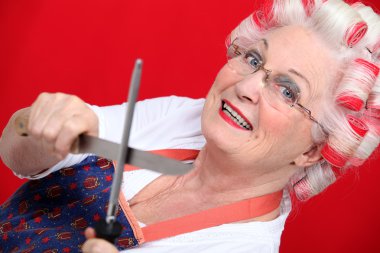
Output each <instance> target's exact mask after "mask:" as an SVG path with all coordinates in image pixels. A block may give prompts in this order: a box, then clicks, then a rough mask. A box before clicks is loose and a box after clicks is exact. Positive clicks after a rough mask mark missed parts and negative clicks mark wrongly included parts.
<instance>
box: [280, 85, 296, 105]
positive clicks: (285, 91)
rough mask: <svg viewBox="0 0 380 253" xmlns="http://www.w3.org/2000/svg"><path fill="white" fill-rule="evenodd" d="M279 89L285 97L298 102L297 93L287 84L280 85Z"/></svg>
mask: <svg viewBox="0 0 380 253" xmlns="http://www.w3.org/2000/svg"><path fill="white" fill-rule="evenodd" d="M278 90H279V92H280V93H281V94H282V96H283V97H284V98H285V99H287V100H289V101H292V102H296V99H295V98H296V94H294V92H293V91H292V90H291V89H289V88H288V87H286V86H280V87H279V89H278Z"/></svg>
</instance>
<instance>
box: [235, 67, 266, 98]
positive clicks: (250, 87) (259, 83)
mask: <svg viewBox="0 0 380 253" xmlns="http://www.w3.org/2000/svg"><path fill="white" fill-rule="evenodd" d="M266 76H267V73H266V72H264V71H257V72H256V73H253V74H250V75H248V76H246V77H245V78H243V79H241V80H240V81H239V82H237V83H236V85H235V92H236V94H237V96H238V98H239V99H240V100H242V101H243V102H249V103H253V104H257V103H259V101H260V97H261V91H262V87H263V86H264V83H263V82H264V80H265V78H266Z"/></svg>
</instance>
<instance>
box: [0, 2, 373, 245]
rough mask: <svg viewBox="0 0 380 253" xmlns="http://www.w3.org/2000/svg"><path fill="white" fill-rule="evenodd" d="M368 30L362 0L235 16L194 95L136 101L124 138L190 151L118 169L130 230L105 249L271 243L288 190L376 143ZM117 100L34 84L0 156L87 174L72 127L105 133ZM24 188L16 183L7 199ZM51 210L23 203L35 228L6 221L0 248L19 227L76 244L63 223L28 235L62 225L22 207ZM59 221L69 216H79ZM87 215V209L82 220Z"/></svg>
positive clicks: (303, 193)
mask: <svg viewBox="0 0 380 253" xmlns="http://www.w3.org/2000/svg"><path fill="white" fill-rule="evenodd" d="M379 35H380V18H379V17H378V15H377V14H375V13H374V12H373V11H372V9H371V8H369V7H366V6H365V5H363V4H361V3H356V4H354V5H352V6H349V5H348V4H346V3H345V2H343V1H340V0H329V1H297V0H294V1H280V0H278V1H274V3H273V6H266V7H264V8H263V9H262V10H259V11H256V12H254V13H253V14H252V15H251V16H250V17H248V18H247V19H245V20H243V22H242V23H241V24H240V25H239V26H238V27H237V28H236V29H235V30H234V31H233V32H232V33H231V35H230V36H229V37H228V39H227V42H226V44H227V48H228V49H227V55H228V62H227V63H226V65H225V66H224V67H222V69H221V70H220V72H219V73H218V75H217V77H216V79H215V82H214V84H213V86H212V87H211V89H210V91H209V94H208V96H207V98H206V100H205V101H204V100H202V99H200V100H192V99H187V98H177V97H169V98H160V99H154V100H148V101H143V102H140V103H139V104H138V106H137V109H136V120H135V122H134V125H133V129H132V130H133V134H132V145H133V146H136V147H139V148H142V149H150V150H151V149H163V148H166V149H168V148H179V149H201V150H200V152H199V154H198V155H197V156H196V158H195V161H194V168H193V170H192V171H191V172H190V173H188V174H186V175H183V176H168V175H160V174H158V173H155V172H151V171H147V170H135V171H129V172H125V173H124V184H123V187H122V188H123V190H122V197H121V200H120V203H121V206H122V211H120V214H119V218H120V219H121V221H122V223H123V225H124V226H125V228H126V230H127V231H129V234H128V236H127V235H125V234H124V235H122V239H127V243H126V242H125V240H124V241H123V240H118V241H117V242H116V245H117V246H118V248H119V249H124V248H126V247H129V246H134V247H135V248H132V249H129V251H131V252H133V251H138V252H204V251H212V252H214V251H215V252H217V251H218V252H219V251H221V252H227V251H233V252H276V251H278V247H279V243H280V237H281V232H282V230H283V226H284V223H285V220H286V217H287V215H288V213H289V211H290V208H291V206H290V200H289V194H288V193H289V192H290V193H291V194H293V193H294V194H295V196H296V197H297V198H298V199H300V200H307V199H308V198H310V197H312V196H314V195H316V194H318V193H320V192H321V191H323V189H325V188H326V187H327V186H328V185H330V184H331V183H333V182H334V181H335V180H336V178H337V177H338V176H339V175H340V172H341V171H342V170H345V169H348V168H350V167H354V166H358V165H360V164H362V163H363V162H364V161H365V160H366V159H367V158H368V157H369V155H370V154H371V153H372V151H373V150H374V149H375V148H376V147H377V145H378V142H379V137H378V136H379V134H380V132H379V130H380V128H379V127H380V124H379V121H378V119H379V118H380V113H379V112H380V111H379V110H378V109H379V108H380V107H379V105H380V100H379V96H378V93H377V92H378V90H379V86H380V79H379V78H378V74H379V67H378V64H379V61H380V41H379ZM122 108H123V106H113V107H106V108H98V107H92V108H90V107H89V106H87V105H86V104H85V103H84V102H83V101H81V100H80V99H78V98H76V97H73V96H68V95H63V94H43V95H41V96H40V97H39V98H38V99H37V101H36V102H35V103H34V104H33V105H32V107H31V108H29V109H25V110H22V111H19V112H17V113H16V114H15V117H16V116H19V115H23V114H29V118H30V123H29V130H30V133H31V136H30V137H27V138H23V137H18V136H17V135H16V134H15V133H14V130H13V128H12V125H13V119H11V120H10V123H9V125H8V127H7V128H6V130H5V131H4V134H3V138H2V141H1V155H2V159H3V160H4V162H6V163H7V164H8V166H9V167H11V168H12V169H13V170H14V171H15V173H17V174H19V175H24V176H29V177H30V178H41V177H44V176H47V175H49V176H47V177H46V178H47V179H46V178H45V179H44V178H43V179H40V180H39V181H49V180H60V179H59V178H60V177H64V176H66V175H65V174H68V173H69V174H70V173H73V172H67V171H66V169H64V168H65V167H73V168H75V169H77V170H78V171H86V172H87V173H90V174H91V173H92V172H93V171H95V170H97V169H99V168H101V166H102V165H99V163H98V164H96V163H97V162H98V161H99V160H98V159H97V158H94V157H93V156H88V155H82V156H73V155H69V156H68V157H66V155H67V154H68V152H69V147H70V146H71V144H72V142H73V141H74V140H75V138H76V137H77V136H78V135H79V134H80V133H83V132H86V133H87V134H90V135H95V136H100V137H102V138H107V139H111V140H117V139H118V138H119V133H120V129H118V127H117V126H118V125H120V124H116V123H114V122H117V121H120V119H121V116H120V115H122V113H121V111H122ZM200 115H201V118H200ZM121 121H122V120H121ZM201 133H202V134H201ZM202 135H203V136H204V139H203V136H202ZM16 156H20V157H23V158H25V159H19V158H16ZM64 157H66V158H65V159H64V160H62V159H63V158H64ZM61 160H62V161H61ZM103 165H104V164H103ZM46 168H49V169H46ZM54 171H57V172H54ZM66 172H67V173H66ZM57 173H60V174H57ZM78 173H79V172H78ZM65 182H66V181H65ZM73 183H75V182H73ZM41 184H42V185H44V184H45V182H42V183H41ZM84 186H85V187H86V185H84ZM69 187H73V189H76V186H75V185H72V184H69V185H68V188H69ZM28 189H33V187H30V188H28ZM103 192H107V190H103V191H102V192H98V193H97V194H99V196H100V197H98V198H101V197H103V195H101V194H103ZM23 193H25V189H24V191H21V192H18V193H16V198H17V194H23ZM281 193H282V194H281ZM79 195H80V194H79ZM34 196H36V195H34ZM84 196H87V195H85V194H83V196H82V195H80V196H79V197H82V198H84ZM281 196H282V201H279V200H280V198H281ZM36 201H38V199H37V200H36ZM77 201H81V199H78V200H77ZM89 201H90V200H89ZM76 203H77V202H75V201H74V202H70V203H69V204H67V205H70V204H72V205H74V206H75V207H77V208H78V212H79V213H81V215H88V217H93V219H94V220H96V219H97V218H96V217H97V216H95V215H96V214H98V213H96V214H92V213H90V212H92V211H91V210H90V208H87V207H86V205H85V203H87V202H86V201H84V202H83V201H82V203H84V204H83V205H76ZM69 209H70V208H67V210H68V212H70V210H69ZM100 209H101V208H100ZM245 210H249V211H247V212H245ZM86 212H89V213H86ZM99 212H100V211H99ZM51 213H52V211H51V210H48V211H46V213H43V214H42V215H41V216H26V217H25V219H28V218H29V220H31V222H29V223H28V222H24V223H21V222H20V224H21V225H22V224H25V223H28V226H30V227H33V228H34V229H35V231H36V233H34V235H33V236H32V235H29V237H28V236H27V235H26V236H25V237H22V236H24V235H22V233H21V235H20V234H17V231H16V232H14V235H13V236H14V238H13V245H11V244H10V246H3V248H5V249H7V250H12V249H14V248H15V245H17V244H16V243H15V240H17V239H18V240H20V238H22V240H28V238H29V239H30V241H29V243H27V245H23V246H21V245H18V247H19V248H18V249H26V248H27V247H28V245H30V244H31V241H33V238H32V237H34V236H35V237H37V238H39V239H41V240H42V242H44V241H43V240H44V239H45V238H47V239H45V241H46V243H47V242H49V243H52V245H54V247H52V246H50V248H49V247H45V248H43V249H44V250H46V249H53V248H59V249H62V251H63V252H65V251H64V250H65V249H70V247H75V248H76V249H77V247H81V245H82V243H83V238H82V237H80V236H79V235H80V234H78V236H79V237H80V238H79V237H78V238H79V239H78V242H77V244H76V245H69V244H68V243H66V241H65V240H60V239H62V236H63V235H62V234H59V235H56V234H55V236H53V235H50V236H45V237H44V236H43V235H42V236H40V237H38V236H36V235H35V234H38V233H39V232H41V231H42V232H41V234H43V233H45V230H49V229H50V230H51V229H53V228H55V229H57V231H60V230H59V229H61V227H64V226H65V224H63V223H60V224H56V223H55V222H54V216H53V218H49V220H48V225H47V226H45V227H43V226H42V225H41V227H42V230H37V227H38V224H37V225H36V224H35V223H39V222H38V221H36V220H34V223H33V218H34V219H35V218H36V217H41V219H43V215H46V216H48V215H49V214H51ZM240 213H244V214H242V215H240ZM218 214H222V215H218ZM75 217H77V216H75ZM194 217H195V218H194ZM18 221H19V220H18ZM39 221H40V220H39ZM186 221H187V222H186ZM70 222H72V223H71V226H72V227H76V226H77V225H78V220H74V221H73V220H71V221H70ZM66 223H67V222H66ZM91 224H92V223H91V222H90V221H89V219H88V220H87V222H86V223H85V225H91ZM16 225H17V224H16ZM54 225H55V227H54ZM83 227H84V226H82V227H81V228H82V229H83ZM182 228H183V229H182ZM44 229H45V230H44ZM14 230H15V229H14ZM18 231H20V230H18ZM82 231H83V230H82ZM152 231H153V232H152ZM64 232H66V233H74V232H67V231H66V230H65V231H63V232H62V233H64ZM66 235H67V234H66ZM86 236H87V238H88V239H89V240H88V241H87V242H85V243H84V245H83V251H84V252H117V249H116V248H114V247H113V246H112V245H111V244H109V243H107V242H106V241H104V240H102V239H94V238H93V237H94V231H93V230H92V229H87V230H86ZM16 238H17V239H16ZM71 239H72V238H71ZM55 241H57V242H55ZM137 245H138V246H137ZM34 247H35V248H37V247H40V245H34ZM33 249H34V248H33ZM39 249H42V248H39ZM7 250H5V251H7Z"/></svg>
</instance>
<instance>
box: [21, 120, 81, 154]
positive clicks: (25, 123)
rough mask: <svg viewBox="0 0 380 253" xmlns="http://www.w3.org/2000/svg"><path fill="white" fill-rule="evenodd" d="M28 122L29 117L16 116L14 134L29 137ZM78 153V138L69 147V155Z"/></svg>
mask: <svg viewBox="0 0 380 253" xmlns="http://www.w3.org/2000/svg"><path fill="white" fill-rule="evenodd" d="M28 122H29V115H26V114H24V115H18V116H17V117H16V119H15V121H14V129H15V131H16V133H17V134H18V135H20V136H25V137H26V136H29V133H28ZM78 151H79V138H76V139H75V141H74V143H73V144H72V145H71V148H70V153H74V154H76V153H78Z"/></svg>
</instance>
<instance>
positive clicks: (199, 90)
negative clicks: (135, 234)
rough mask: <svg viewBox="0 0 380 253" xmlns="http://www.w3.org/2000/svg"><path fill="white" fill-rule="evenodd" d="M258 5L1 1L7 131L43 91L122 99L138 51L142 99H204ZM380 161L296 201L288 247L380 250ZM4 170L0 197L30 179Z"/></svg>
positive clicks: (285, 240) (2, 119)
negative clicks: (229, 45)
mask: <svg viewBox="0 0 380 253" xmlns="http://www.w3.org/2000/svg"><path fill="white" fill-rule="evenodd" d="M372 2H373V3H372V5H373V6H376V7H377V9H380V3H379V2H378V1H375V0H372ZM375 2H376V3H375ZM255 5H257V2H255V1H252V0H234V1H227V0H218V1H199V0H193V1H177V0H163V1H148V0H139V1H127V0H124V1H123V0H108V1H101V0H82V1H78V0H65V1H58V0H56V1H51V0H34V1H28V0H2V1H1V2H0V38H1V39H0V59H1V60H0V98H1V99H0V107H1V115H0V129H2V128H3V127H4V126H5V125H6V122H7V120H8V119H9V117H10V116H11V114H12V113H13V112H14V111H16V110H17V109H19V108H21V107H26V106H29V105H30V104H31V103H32V102H33V100H34V99H35V98H36V97H37V95H38V94H39V93H40V92H42V91H49V92H57V91H60V92H66V93H72V94H76V95H78V96H80V97H81V98H83V99H84V100H85V101H87V102H89V103H91V104H98V105H108V104H115V103H121V102H123V101H124V100H125V98H126V95H127V87H128V84H129V79H130V74H131V70H132V66H133V62H134V60H135V59H136V58H137V57H141V58H142V59H143V60H144V70H143V78H142V84H141V85H142V90H141V92H140V99H143V98H148V97H156V96H166V95H171V94H176V95H180V96H190V97H204V96H205V95H206V92H207V90H208V88H209V87H210V85H211V84H212V82H213V78H214V77H215V75H216V73H217V71H218V69H219V68H220V67H221V66H222V65H223V64H224V63H225V48H224V39H225V37H226V35H227V34H228V33H229V32H230V31H231V29H232V28H234V27H235V26H236V25H237V24H238V22H239V21H240V20H241V19H243V18H245V17H246V16H248V15H249V14H250V13H251V12H252V10H253V8H254V6H255ZM378 165H379V160H375V159H372V160H371V161H369V162H367V163H366V165H365V166H364V167H363V168H361V169H360V171H359V172H358V173H349V175H348V176H346V177H345V178H343V179H341V180H340V181H339V182H337V183H336V184H335V185H333V186H332V187H330V188H329V189H328V190H327V191H326V192H325V193H323V194H321V195H320V196H318V197H316V198H314V199H312V200H310V201H309V202H307V203H306V204H301V205H299V206H296V207H294V210H293V213H292V215H291V216H290V218H289V219H288V221H287V224H286V228H285V232H284V234H283V237H282V244H281V252H380V244H379V241H378V239H379V235H380V233H379V231H380V218H379V217H378V215H379V211H380V207H379V205H378V204H377V202H378V196H379V194H380V187H378V185H379V183H378V178H379V176H380V171H379V168H377V167H378ZM0 177H1V193H0V203H1V202H3V201H5V200H6V198H8V197H9V196H10V194H11V193H12V192H13V191H14V190H15V189H16V188H17V187H18V186H19V185H20V184H21V183H22V180H19V179H17V178H16V177H15V176H13V174H12V172H10V170H9V169H7V168H6V167H5V166H4V165H3V164H2V163H0ZM0 240H1V238H0Z"/></svg>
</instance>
